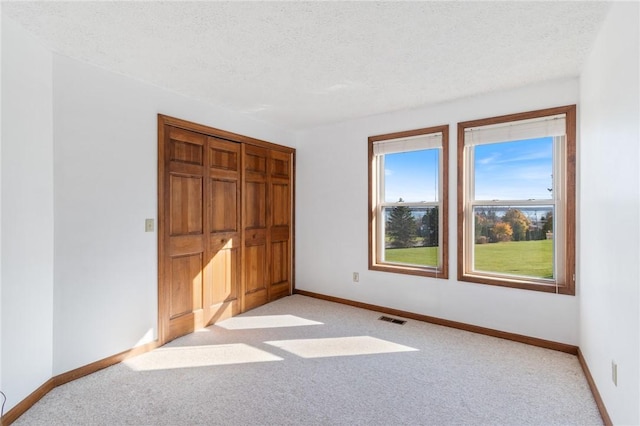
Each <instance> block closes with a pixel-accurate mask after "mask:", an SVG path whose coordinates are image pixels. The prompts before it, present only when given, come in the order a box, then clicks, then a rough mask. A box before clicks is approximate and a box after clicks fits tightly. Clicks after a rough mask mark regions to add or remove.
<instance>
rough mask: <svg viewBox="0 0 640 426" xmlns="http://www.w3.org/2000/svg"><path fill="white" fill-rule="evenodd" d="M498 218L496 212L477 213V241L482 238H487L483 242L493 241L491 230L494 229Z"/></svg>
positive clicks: (484, 211)
mask: <svg viewBox="0 0 640 426" xmlns="http://www.w3.org/2000/svg"><path fill="white" fill-rule="evenodd" d="M496 221H497V218H496V212H495V211H493V210H489V211H487V210H482V211H477V212H476V215H475V226H476V228H475V231H476V235H475V239H476V241H477V240H478V239H479V238H480V237H485V238H484V239H483V240H484V241H486V240H490V239H491V235H492V232H491V229H492V228H493V225H494V224H495V223H496Z"/></svg>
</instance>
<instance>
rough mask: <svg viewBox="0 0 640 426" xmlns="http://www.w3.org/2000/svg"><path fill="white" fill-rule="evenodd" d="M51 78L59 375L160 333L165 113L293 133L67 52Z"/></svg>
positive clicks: (244, 129)
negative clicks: (149, 222)
mask: <svg viewBox="0 0 640 426" xmlns="http://www.w3.org/2000/svg"><path fill="white" fill-rule="evenodd" d="M53 81H54V124H55V126H54V142H55V152H54V157H55V179H54V182H55V194H56V196H55V218H56V220H55V230H56V238H55V265H56V269H55V283H56V295H55V297H56V305H55V306H56V314H55V328H54V330H55V347H54V351H55V352H54V353H55V357H54V359H55V362H54V374H58V373H62V372H64V371H68V370H70V369H73V368H76V367H78V366H82V365H85V364H88V363H90V362H93V361H96V360H98V359H101V358H104V357H106V356H109V355H112V354H115V353H118V352H120V351H123V350H126V349H128V348H131V347H133V346H135V345H137V344H140V343H145V342H148V341H151V340H152V339H153V338H154V337H155V336H156V335H157V330H156V323H157V259H156V257H157V251H156V250H157V248H156V244H157V240H156V233H155V232H154V233H145V232H144V220H145V218H155V217H156V210H157V195H156V192H157V189H156V188H157V185H156V182H157V177H156V174H157V143H158V142H157V114H158V113H162V114H167V115H171V116H174V117H178V118H182V119H186V120H190V121H194V122H198V123H201V124H206V125H210V126H213V127H217V128H221V129H224V130H228V131H232V132H236V133H240V134H243V135H247V136H252V137H255V138H259V139H264V140H267V141H270V142H275V143H280V144H283V145H292V144H293V135H292V134H289V133H286V132H284V131H281V130H278V129H276V128H273V127H269V126H267V125H266V124H263V123H258V122H255V121H251V120H249V119H247V118H246V117H243V116H240V115H236V114H232V113H229V112H227V111H225V110H221V109H218V108H214V107H212V106H210V105H207V104H204V103H199V102H196V101H193V100H190V99H187V98H184V97H181V96H178V95H175V94H172V93H169V92H166V91H163V90H159V89H157V88H155V87H153V86H150V85H147V84H143V83H140V82H138V81H135V80H132V79H129V78H125V77H122V76H120V75H116V74H113V73H110V72H107V71H104V70H101V69H98V68H95V67H92V66H89V65H86V64H82V63H79V62H77V61H74V60H71V59H68V58H66V57H62V56H59V55H54V60H53Z"/></svg>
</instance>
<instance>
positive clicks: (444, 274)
mask: <svg viewBox="0 0 640 426" xmlns="http://www.w3.org/2000/svg"><path fill="white" fill-rule="evenodd" d="M369 270H370V271H382V272H392V273H396V274H407V275H418V276H421V277H430V278H443V279H448V278H449V274H448V271H447V270H446V268H440V269H438V268H429V267H424V268H421V267H419V266H411V265H398V264H392V263H377V264H373V265H369Z"/></svg>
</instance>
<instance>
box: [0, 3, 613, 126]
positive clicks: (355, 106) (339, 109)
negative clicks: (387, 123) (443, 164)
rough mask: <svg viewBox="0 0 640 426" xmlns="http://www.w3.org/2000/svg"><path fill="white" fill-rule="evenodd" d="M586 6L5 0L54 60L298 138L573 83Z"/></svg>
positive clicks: (591, 20)
mask: <svg viewBox="0 0 640 426" xmlns="http://www.w3.org/2000/svg"><path fill="white" fill-rule="evenodd" d="M608 6H609V5H608V4H607V3H592V2H537V1H536V2H383V3H380V2H2V13H5V14H6V15H8V16H9V17H11V18H12V19H14V20H16V21H17V22H19V23H20V24H21V25H22V26H24V27H25V28H27V29H28V30H30V31H31V32H33V33H35V34H36V35H37V36H39V37H40V38H42V39H43V40H45V42H46V44H47V45H49V46H50V47H51V48H52V49H53V50H54V51H56V52H59V53H62V54H64V55H68V56H70V57H73V58H77V59H79V60H82V61H85V62H88V63H92V64H95V65H97V66H100V67H103V68H106V69H109V70H112V71H115V72H118V73H121V74H125V75H128V76H131V77H134V78H137V79H140V80H144V81H147V82H150V83H152V84H154V85H156V86H160V87H163V88H166V89H169V90H172V91H174V92H178V93H182V94H184V95H187V96H190V97H193V98H197V99H201V100H204V101H207V102H210V103H212V104H215V105H218V106H221V107H224V108H227V109H230V110H233V111H238V112H241V113H244V114H247V115H250V116H252V117H254V118H256V119H258V120H261V121H266V122H270V123H272V124H274V125H277V126H280V127H283V128H287V129H302V128H306V127H311V126H317V125H321V124H326V123H331V122H336V121H342V120H346V119H350V118H356V117H362V116H367V115H371V114H377V113H381V112H387V111H393V110H399V109H406V108H413V107H417V106H421V105H426V104H432V103H436V102H442V101H446V100H451V99H457V98H462V97H466V96H471V95H476V94H480V93H485V92H488V91H493V90H498V89H506V88H511V87H517V86H521V85H525V84H529V83H535V82H539V81H544V80H550V79H555V78H562V77H569V76H577V75H578V74H579V71H580V66H581V64H582V62H583V60H584V58H585V56H586V54H587V53H588V51H589V50H590V47H591V44H592V43H593V41H594V40H595V36H596V33H597V30H598V29H599V27H600V24H601V22H602V21H603V19H604V16H605V14H606V12H607V10H608Z"/></svg>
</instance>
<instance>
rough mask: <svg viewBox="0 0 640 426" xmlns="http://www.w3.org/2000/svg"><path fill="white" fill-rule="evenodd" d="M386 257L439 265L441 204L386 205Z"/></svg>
mask: <svg viewBox="0 0 640 426" xmlns="http://www.w3.org/2000/svg"><path fill="white" fill-rule="evenodd" d="M382 217H384V219H385V222H384V225H385V226H384V260H385V261H386V262H392V263H403V264H408V265H419V266H433V267H436V266H438V242H439V241H438V234H439V233H438V231H439V229H438V223H439V218H438V207H436V206H429V207H408V206H396V207H383V208H382Z"/></svg>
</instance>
